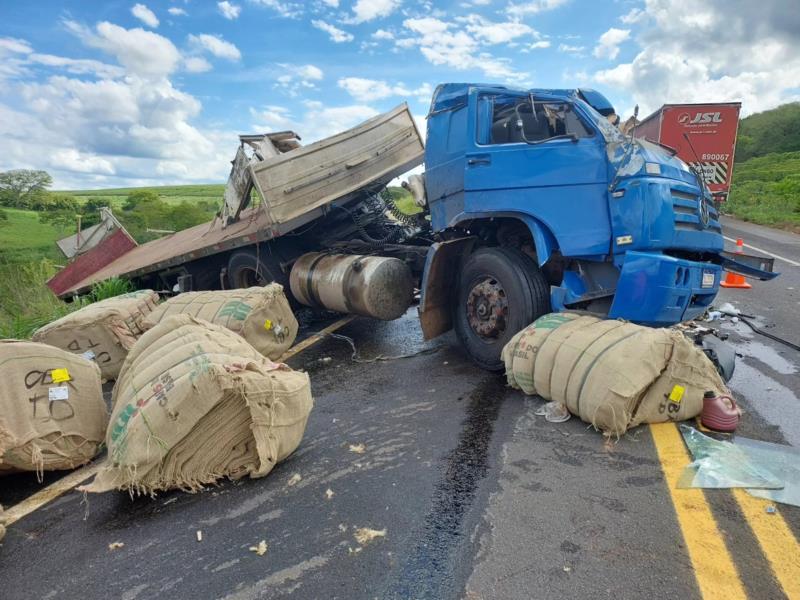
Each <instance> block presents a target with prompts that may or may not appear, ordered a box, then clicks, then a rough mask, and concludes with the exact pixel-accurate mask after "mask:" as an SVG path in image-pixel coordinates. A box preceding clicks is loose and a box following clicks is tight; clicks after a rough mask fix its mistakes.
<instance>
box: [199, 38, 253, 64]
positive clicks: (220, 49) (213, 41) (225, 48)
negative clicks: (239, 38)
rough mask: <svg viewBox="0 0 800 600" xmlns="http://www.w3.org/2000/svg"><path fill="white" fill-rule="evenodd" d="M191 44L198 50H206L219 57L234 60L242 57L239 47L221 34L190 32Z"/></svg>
mask: <svg viewBox="0 0 800 600" xmlns="http://www.w3.org/2000/svg"><path fill="white" fill-rule="evenodd" d="M189 44H191V45H192V46H194V47H195V48H196V49H198V50H206V51H207V52H210V53H211V54H213V55H214V56H216V57H217V58H225V59H227V60H232V61H237V60H239V59H240V58H242V53H241V52H239V49H238V48H237V47H236V46H235V45H233V44H231V43H230V42H228V41H226V40H224V39H222V36H219V35H211V34H208V33H201V34H198V35H194V34H189Z"/></svg>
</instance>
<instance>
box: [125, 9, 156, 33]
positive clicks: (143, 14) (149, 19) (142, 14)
mask: <svg viewBox="0 0 800 600" xmlns="http://www.w3.org/2000/svg"><path fill="white" fill-rule="evenodd" d="M131 14H132V15H133V16H134V17H136V18H137V19H139V20H140V21H141V22H142V23H144V24H145V25H147V26H148V27H153V28H155V27H158V17H156V15H155V13H154V12H153V11H152V10H150V9H149V8H147V7H146V6H145V5H144V4H134V5H133V7H132V8H131Z"/></svg>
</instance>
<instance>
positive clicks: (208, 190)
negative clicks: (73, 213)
mask: <svg viewBox="0 0 800 600" xmlns="http://www.w3.org/2000/svg"><path fill="white" fill-rule="evenodd" d="M139 190H149V191H153V192H155V193H157V194H158V195H159V196H161V199H162V200H164V201H165V202H169V203H170V204H180V203H181V202H183V201H187V202H199V201H202V200H206V201H209V202H214V203H216V204H220V205H222V194H223V192H224V191H225V184H222V183H215V184H207V185H166V186H161V187H144V188H113V189H107V190H63V191H61V192H60V193H64V194H70V195H72V196H75V197H76V198H77V199H78V200H80V201H81V202H86V201H87V200H89V199H90V198H108V200H109V205H110V206H111V207H112V208H115V207H119V206H122V203H123V202H124V201H125V198H127V196H128V194H130V193H131V192H133V191H139Z"/></svg>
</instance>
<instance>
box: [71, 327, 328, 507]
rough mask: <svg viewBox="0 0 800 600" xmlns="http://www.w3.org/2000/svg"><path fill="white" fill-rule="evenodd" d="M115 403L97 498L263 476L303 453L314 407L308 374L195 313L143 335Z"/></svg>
mask: <svg viewBox="0 0 800 600" xmlns="http://www.w3.org/2000/svg"><path fill="white" fill-rule="evenodd" d="M113 402H114V409H113V412H112V414H111V422H110V423H109V426H108V431H107V432H106V445H107V446H108V458H107V460H106V463H105V465H104V467H103V469H102V470H101V471H100V472H99V473H98V475H97V477H96V478H95V479H94V481H93V482H92V483H91V484H90V485H88V486H86V488H85V489H86V490H87V491H90V492H102V491H106V490H111V489H121V490H129V491H130V492H131V493H149V494H152V493H154V492H156V491H158V490H167V489H171V488H180V489H183V490H187V491H195V490H198V489H200V488H202V486H203V485H204V484H208V483H212V482H214V481H216V480H218V479H220V478H222V477H229V478H232V479H236V478H240V477H244V476H246V475H249V476H250V477H262V476H264V475H266V474H267V473H269V472H270V470H272V468H273V467H274V466H275V464H276V463H278V462H279V461H281V460H283V459H284V458H286V457H287V456H289V454H291V453H292V452H293V451H294V450H295V449H296V448H297V446H298V445H299V443H300V441H301V439H302V437H303V433H304V432H305V427H306V422H307V420H308V415H309V413H310V412H311V408H312V406H313V399H312V397H311V389H310V384H309V380H308V375H306V374H305V373H299V372H296V371H292V370H291V369H290V368H289V367H287V366H286V365H282V364H277V363H273V362H272V361H270V360H269V359H267V358H265V357H264V356H262V355H261V354H259V353H258V352H257V351H256V350H255V349H254V348H253V347H252V346H251V345H250V344H249V343H247V341H245V340H244V338H242V337H240V336H238V335H236V334H235V333H233V332H231V331H230V330H228V329H226V328H223V327H221V326H218V325H214V324H212V323H209V322H208V321H202V320H199V319H195V318H194V317H192V316H190V315H175V316H171V317H167V318H165V319H164V320H163V321H161V323H159V324H158V325H156V326H155V327H153V328H152V329H151V330H149V331H148V332H147V333H145V334H144V335H143V336H142V337H141V338H140V339H139V341H138V342H137V344H136V346H134V348H133V349H132V350H131V352H130V354H129V355H128V358H127V360H126V361H125V365H124V366H123V368H122V371H121V372H120V376H119V379H118V380H117V384H116V386H115V387H114V398H113Z"/></svg>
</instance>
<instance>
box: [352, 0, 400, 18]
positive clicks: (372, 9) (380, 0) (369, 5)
mask: <svg viewBox="0 0 800 600" xmlns="http://www.w3.org/2000/svg"><path fill="white" fill-rule="evenodd" d="M401 4H402V0H356V3H355V4H354V5H353V16H352V17H351V18H350V21H352V22H353V23H365V22H367V21H373V20H375V19H382V18H384V17H388V16H389V15H390V14H392V13H393V12H394V11H395V10H396V9H397V8H398V7H399V6H400V5H401Z"/></svg>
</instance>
